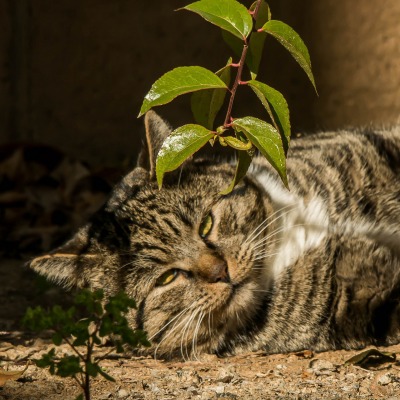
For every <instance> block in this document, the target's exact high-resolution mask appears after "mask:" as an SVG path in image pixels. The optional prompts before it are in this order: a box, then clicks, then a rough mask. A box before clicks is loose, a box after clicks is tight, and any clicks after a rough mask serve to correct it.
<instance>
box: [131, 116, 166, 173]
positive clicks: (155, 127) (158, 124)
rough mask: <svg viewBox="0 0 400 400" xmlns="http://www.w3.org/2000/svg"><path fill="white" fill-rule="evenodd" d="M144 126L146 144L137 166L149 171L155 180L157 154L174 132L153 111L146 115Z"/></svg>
mask: <svg viewBox="0 0 400 400" xmlns="http://www.w3.org/2000/svg"><path fill="white" fill-rule="evenodd" d="M144 125H145V128H146V143H145V145H144V146H143V148H142V151H141V152H140V154H139V158H138V164H137V165H138V167H142V168H145V169H146V170H147V171H149V174H150V179H154V178H155V175H156V159H157V154H158V152H159V151H160V149H161V146H162V144H163V143H164V140H165V139H166V138H167V136H168V135H169V134H170V133H171V132H172V128H171V126H170V125H169V124H168V123H167V122H165V121H164V120H163V119H162V118H161V117H160V116H159V115H158V114H157V113H155V112H154V111H152V110H150V111H148V112H147V113H146V115H145V117H144Z"/></svg>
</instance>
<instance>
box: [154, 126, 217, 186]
mask: <svg viewBox="0 0 400 400" xmlns="http://www.w3.org/2000/svg"><path fill="white" fill-rule="evenodd" d="M213 136H214V135H213V133H212V132H211V131H209V130H208V129H207V128H204V127H203V126H201V125H195V124H190V125H184V126H181V127H180V128H178V129H175V130H174V131H173V132H172V133H171V134H170V135H169V136H168V137H167V139H166V140H165V142H164V144H163V146H162V148H161V150H160V152H159V153H158V157H157V165H156V175H157V182H158V185H159V186H160V187H161V186H162V180H163V177H164V173H165V172H168V171H173V170H174V169H176V168H178V167H179V166H180V165H181V164H182V163H183V162H184V161H185V160H186V159H187V158H189V157H190V156H191V155H192V154H193V153H195V152H196V151H197V150H199V149H200V148H202V147H203V146H204V145H205V144H206V143H207V142H208V141H209V140H210V139H212V138H213Z"/></svg>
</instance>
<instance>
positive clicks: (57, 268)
mask: <svg viewBox="0 0 400 400" xmlns="http://www.w3.org/2000/svg"><path fill="white" fill-rule="evenodd" d="M89 229H90V225H87V226H85V227H83V228H81V229H80V230H79V231H78V232H77V233H76V235H75V236H74V237H73V238H72V239H71V240H69V241H68V242H66V243H65V244H64V245H63V246H61V247H59V248H58V249H56V250H54V251H52V252H51V253H49V254H46V255H43V256H40V257H36V258H34V259H33V260H32V261H30V262H28V267H30V268H32V269H33V270H34V271H36V272H37V273H38V274H39V275H42V276H45V277H46V278H47V279H48V280H50V281H52V282H55V283H58V284H61V285H62V286H64V287H67V288H72V287H85V286H87V285H88V284H89V281H88V276H86V271H88V270H90V269H92V267H93V266H94V265H95V264H97V263H98V255H96V254H90V252H88V248H89V242H90V241H89Z"/></svg>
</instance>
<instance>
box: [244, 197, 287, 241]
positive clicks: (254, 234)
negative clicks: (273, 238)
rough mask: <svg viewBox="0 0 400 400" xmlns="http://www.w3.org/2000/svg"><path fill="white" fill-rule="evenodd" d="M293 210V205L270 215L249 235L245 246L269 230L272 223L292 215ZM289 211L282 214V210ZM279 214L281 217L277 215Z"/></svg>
mask: <svg viewBox="0 0 400 400" xmlns="http://www.w3.org/2000/svg"><path fill="white" fill-rule="evenodd" d="M292 208H294V206H293V205H288V206H285V207H282V208H280V209H279V210H276V211H275V212H273V213H272V214H271V215H269V216H268V217H267V218H266V219H265V220H264V221H263V222H261V224H259V225H258V226H257V227H256V228H255V229H254V230H253V232H252V233H251V234H250V235H249V237H248V238H247V239H246V240H245V241H244V243H243V244H246V243H248V242H251V241H253V240H255V239H256V238H257V237H258V236H259V235H261V233H262V232H263V231H264V230H265V229H267V228H268V226H270V225H271V224H272V223H274V222H275V221H277V220H278V219H279V218H282V217H283V216H284V215H286V214H288V213H290V212H291V211H292ZM285 209H288V210H287V211H285V212H283V213H282V210H285ZM277 214H279V215H277ZM273 217H275V218H274V219H272V220H271V218H273Z"/></svg>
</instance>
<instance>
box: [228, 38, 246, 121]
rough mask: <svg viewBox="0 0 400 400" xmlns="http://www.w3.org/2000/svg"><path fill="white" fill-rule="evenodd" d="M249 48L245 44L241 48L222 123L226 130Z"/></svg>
mask: <svg viewBox="0 0 400 400" xmlns="http://www.w3.org/2000/svg"><path fill="white" fill-rule="evenodd" d="M248 48H249V46H248V45H247V43H246V42H245V44H244V46H243V51H242V55H241V56H240V61H239V67H238V70H237V73H236V78H235V82H234V83H233V86H232V89H231V98H230V99H229V105H228V111H227V112H226V117H225V122H224V127H225V128H227V127H229V126H230V123H231V114H232V107H233V101H234V100H235V95H236V91H237V88H238V86H239V84H240V81H241V79H242V72H243V67H244V62H245V60H246V54H247V49H248Z"/></svg>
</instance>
